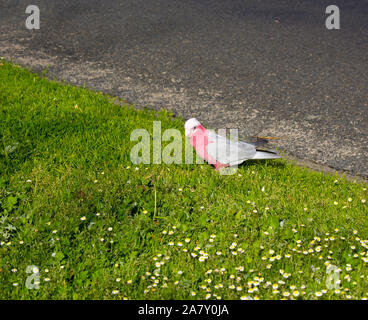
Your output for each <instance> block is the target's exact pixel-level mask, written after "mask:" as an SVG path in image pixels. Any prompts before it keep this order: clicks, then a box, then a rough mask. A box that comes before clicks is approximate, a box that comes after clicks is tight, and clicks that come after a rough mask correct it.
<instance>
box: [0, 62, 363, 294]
mask: <svg viewBox="0 0 368 320" xmlns="http://www.w3.org/2000/svg"><path fill="white" fill-rule="evenodd" d="M75 105H78V108H75ZM153 121H161V122H162V129H163V130H164V129H167V128H176V129H179V130H180V131H181V132H183V133H184V128H183V120H182V119H178V118H174V119H173V118H172V117H170V114H169V113H168V112H164V111H162V112H156V111H152V110H140V111H139V110H136V109H134V108H133V107H132V106H129V105H124V106H120V105H116V104H113V103H111V98H109V97H108V96H106V95H102V94H100V93H96V92H91V91H89V90H87V89H81V88H75V87H72V86H68V85H63V84H60V83H57V82H52V81H51V82H50V81H48V80H46V79H42V78H40V77H39V76H37V75H35V74H32V73H30V72H28V71H26V70H24V69H21V68H19V67H16V66H13V65H11V64H9V63H7V62H4V61H3V62H2V63H1V66H0V241H1V246H0V298H1V299H123V298H127V299H205V298H208V297H209V296H207V297H206V295H208V294H211V297H209V298H210V299H217V297H221V298H222V299H239V298H240V297H244V296H246V297H251V298H260V299H281V298H283V297H284V293H285V295H287V293H286V292H288V293H289V294H290V296H288V297H287V299H291V298H292V299H349V298H350V299H361V298H363V297H367V296H368V284H367V280H368V279H367V278H368V272H367V267H368V263H366V262H364V260H365V259H368V252H367V251H368V249H367V248H368V242H367V239H368V223H367V213H368V210H367V203H365V200H364V199H367V198H368V195H367V185H366V184H363V183H353V182H348V181H346V180H345V179H340V178H338V177H336V176H327V175H325V174H323V173H317V172H311V171H309V170H305V169H301V168H299V167H296V166H293V165H292V164H290V163H288V162H287V161H285V160H277V161H259V162H256V161H254V162H246V163H245V165H243V166H241V167H239V170H238V172H237V174H235V175H230V176H224V175H220V174H219V173H218V172H217V171H215V170H214V169H213V167H211V166H209V165H205V164H203V165H195V164H193V165H186V164H183V165H165V164H162V165H138V166H136V165H132V163H131V162H130V160H129V154H130V150H131V148H132V146H133V145H134V144H135V142H130V139H129V137H130V133H131V132H132V130H134V129H136V128H146V129H147V130H148V131H149V132H152V122H153ZM183 136H184V135H183ZM263 187H264V192H263V191H262V188H263ZM171 233H172V234H171ZM186 238H187V241H189V240H188V239H190V241H189V242H186V241H185V239H186ZM233 243H234V244H233ZM232 244H233V245H232ZM220 252H221V254H220ZM235 253H236V254H235ZM192 255H193V256H194V255H196V256H195V257H193V256H192ZM200 257H207V258H206V259H204V258H202V259H203V260H204V261H203V262H202V261H200V259H199V258H200ZM202 259H201V260H202ZM326 262H328V263H330V264H332V265H335V266H337V268H340V270H341V272H340V274H339V279H340V280H341V284H340V288H341V289H340V290H341V292H340V293H336V292H335V291H334V289H331V290H330V289H328V287H327V283H326V280H327V278H328V275H327V273H326ZM157 263H159V264H160V266H159V267H157V266H156V264H157ZM31 265H34V266H37V267H38V268H39V273H40V274H39V282H40V284H39V289H28V288H27V286H26V281H27V278H29V277H30V278H29V279H30V280H32V279H33V280H32V281H34V279H35V278H36V275H35V274H32V273H27V272H26V271H27V266H31ZM280 270H281V271H280ZM179 271H181V272H182V273H181V272H179ZM282 271H284V273H283V274H282ZM45 279H46V280H45ZM47 280H48V281H47ZM119 280H120V281H119ZM28 281H29V280H28ZM32 281H31V282H32ZM251 281H252V282H251ZM272 285H275V287H276V285H277V287H278V288H277V291H275V292H273V291H274V290H275V289H273V288H272ZM233 286H234V287H233ZM204 287H206V288H204ZM240 287H241V288H240ZM232 288H234V289H232ZM249 288H250V289H249ZM240 289H241V290H240ZM114 290H116V291H114ZM294 291H297V292H298V293H299V295H298V293H297V292H295V296H293V293H294ZM116 292H117V293H116ZM192 292H194V293H195V295H192ZM316 292H321V296H320V297H319V296H317V295H316ZM114 293H116V294H114ZM318 295H319V294H318Z"/></svg>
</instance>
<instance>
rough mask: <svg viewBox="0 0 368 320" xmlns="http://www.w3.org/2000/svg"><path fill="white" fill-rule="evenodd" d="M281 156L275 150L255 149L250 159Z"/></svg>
mask: <svg viewBox="0 0 368 320" xmlns="http://www.w3.org/2000/svg"><path fill="white" fill-rule="evenodd" d="M278 158H281V156H280V155H278V154H277V153H276V152H272V151H257V152H256V154H255V155H254V156H253V158H252V159H278Z"/></svg>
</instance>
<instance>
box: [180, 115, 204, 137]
mask: <svg viewBox="0 0 368 320" xmlns="http://www.w3.org/2000/svg"><path fill="white" fill-rule="evenodd" d="M199 126H202V125H201V123H200V122H199V121H198V120H197V119H196V118H191V119H189V120H187V121H186V122H185V124H184V128H185V136H187V137H190V136H191V135H192V134H193V132H194V131H195V130H196V129H197V127H199Z"/></svg>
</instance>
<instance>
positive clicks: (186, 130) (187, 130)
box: [185, 128, 190, 137]
mask: <svg viewBox="0 0 368 320" xmlns="http://www.w3.org/2000/svg"><path fill="white" fill-rule="evenodd" d="M189 135H190V129H188V128H187V129H185V136H186V137H189Z"/></svg>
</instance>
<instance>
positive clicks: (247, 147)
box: [206, 132, 256, 165]
mask: <svg viewBox="0 0 368 320" xmlns="http://www.w3.org/2000/svg"><path fill="white" fill-rule="evenodd" d="M209 140H210V141H213V143H209V144H208V145H207V148H206V151H207V153H208V155H209V156H211V157H212V158H214V159H215V160H217V161H218V162H220V163H223V164H230V165H236V164H239V163H241V162H243V161H245V160H247V159H250V158H252V157H253V156H254V155H255V153H256V148H255V147H254V146H253V145H251V144H249V143H246V142H242V141H239V142H235V141H231V140H229V139H227V138H225V137H222V136H219V135H217V134H215V133H212V132H210V135H209Z"/></svg>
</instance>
